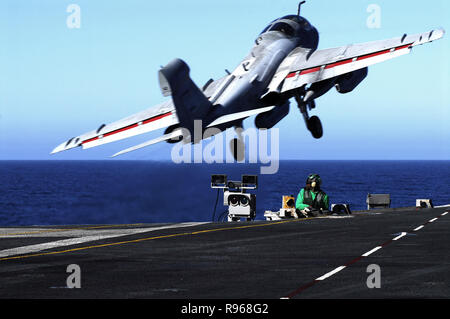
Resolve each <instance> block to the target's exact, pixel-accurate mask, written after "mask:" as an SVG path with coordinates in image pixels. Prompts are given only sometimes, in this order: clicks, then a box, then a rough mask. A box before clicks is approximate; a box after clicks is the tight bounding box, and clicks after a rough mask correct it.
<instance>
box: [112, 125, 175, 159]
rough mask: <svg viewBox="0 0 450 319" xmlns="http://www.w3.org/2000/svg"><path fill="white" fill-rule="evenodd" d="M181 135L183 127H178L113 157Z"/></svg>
mask: <svg viewBox="0 0 450 319" xmlns="http://www.w3.org/2000/svg"><path fill="white" fill-rule="evenodd" d="M181 136H183V132H182V129H181V128H180V129H176V130H174V131H173V132H171V133H169V134H165V135H163V136H160V137H158V138H155V139H153V140H150V141H148V142H144V143H142V144H139V145H136V146H133V147H130V148H127V149H125V150H123V151H120V152H117V153H116V154H114V155H113V156H111V157H116V156H119V155H122V154H125V153H129V152H132V151H136V150H138V149H141V148H144V147H147V146H150V145H153V144H157V143H159V142H164V141H167V140H170V139H173V138H177V137H181Z"/></svg>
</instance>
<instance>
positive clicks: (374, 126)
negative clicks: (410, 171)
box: [0, 0, 450, 160]
mask: <svg viewBox="0 0 450 319" xmlns="http://www.w3.org/2000/svg"><path fill="white" fill-rule="evenodd" d="M72 3H74V4H77V5H79V7H80V8H81V28H79V29H69V28H68V27H67V25H66V19H67V17H68V16H69V13H67V12H66V9H67V7H68V6H69V5H70V4H72ZM370 4H376V5H378V6H379V7H380V8H381V16H380V17H381V28H379V29H371V28H368V27H367V24H366V20H367V18H368V17H369V15H370V13H368V12H367V8H368V6H369V5H370ZM296 10H297V1H291V0H289V1H288V0H281V1H261V0H245V1H242V0H228V1H220V2H219V1H206V0H192V1H181V0H166V1H143V0H142V1H136V0H130V1H92V0H91V1H86V0H78V1H75V0H72V1H62V0H53V1H48V0H47V1H45V0H39V1H37V0H35V1H31V0H29V1H23V0H22V1H21V0H3V1H1V2H0V41H1V45H0V160H2V159H23V160H26V159H106V158H108V156H110V155H112V154H114V153H115V152H117V151H119V150H121V149H123V148H127V147H129V146H132V145H135V144H138V143H140V142H143V141H146V140H148V139H151V138H153V137H156V136H158V135H159V134H161V131H158V132H154V133H150V134H146V135H144V136H140V137H136V138H132V139H128V140H125V141H120V142H116V143H112V144H109V145H105V146H101V147H98V148H94V149H89V150H81V149H76V150H72V151H68V152H65V153H60V154H57V155H54V156H50V155H49V153H50V151H51V150H52V149H53V148H54V147H55V146H56V145H58V144H60V143H61V142H63V141H64V140H66V139H68V138H70V137H72V136H75V135H78V134H81V133H84V132H87V131H90V130H92V129H94V128H97V127H98V126H99V125H100V124H102V123H109V122H112V121H115V120H118V119H120V118H123V117H125V116H128V115H130V114H133V113H135V112H138V111H140V110H143V109H145V108H148V107H150V106H152V105H156V104H159V103H161V102H163V101H164V100H165V98H164V97H163V96H162V95H161V93H160V90H159V85H158V81H157V71H158V69H159V67H160V65H165V64H166V63H167V62H169V61H170V60H172V59H173V58H176V57H179V58H182V59H183V60H185V61H186V62H187V63H188V64H189V66H190V68H191V76H192V78H193V79H194V81H195V82H196V83H197V84H198V85H199V86H202V85H203V84H204V83H205V82H206V81H207V80H208V79H209V78H211V77H212V78H216V79H217V78H219V77H222V76H223V75H224V72H225V71H224V70H225V69H230V70H231V69H233V68H235V67H236V66H237V64H238V63H239V62H240V61H241V59H242V58H243V57H244V56H245V55H246V54H247V53H248V52H249V50H250V49H251V47H252V45H253V43H254V39H255V38H256V36H257V35H258V34H259V32H260V31H261V30H262V29H263V28H264V27H265V26H266V25H267V24H268V23H269V22H270V21H272V20H274V19H275V18H277V17H280V16H283V15H286V14H292V13H296ZM302 15H303V16H305V17H306V18H307V19H308V20H309V21H310V22H311V23H312V24H313V25H315V26H316V28H317V29H318V30H319V32H320V37H321V38H320V44H319V48H322V49H323V48H327V47H335V46H341V45H345V44H349V43H359V42H367V41H372V40H381V39H388V38H392V37H396V36H400V35H402V34H403V33H410V34H412V33H419V32H426V31H430V30H431V29H433V28H436V27H444V28H445V29H446V30H447V32H449V31H450V25H449V21H450V4H449V3H448V1H445V0H434V1H428V2H426V3H425V2H423V1H410V0H408V1H406V0H403V1H387V0H386V1H385V0H383V1H380V0H370V1H365V0H346V1H328V0H309V1H308V2H307V3H306V4H305V5H304V7H303V9H302ZM449 48H450V45H449V34H448V33H447V35H446V37H445V38H444V39H443V40H440V41H437V42H434V43H431V44H428V45H425V46H421V47H416V48H415V49H413V52H412V53H411V54H410V55H407V56H403V57H400V58H397V59H394V60H390V61H387V62H384V63H382V64H377V65H375V66H373V67H371V68H370V69H369V76H368V78H367V79H366V80H365V81H364V82H363V83H362V84H361V85H360V86H359V87H358V88H357V89H356V90H355V91H354V92H352V93H350V94H346V95H341V94H338V93H336V92H335V91H334V90H333V91H330V92H329V93H328V94H327V95H325V96H323V97H321V98H319V99H318V100H317V101H316V102H317V108H316V110H314V112H313V114H315V115H319V116H320V118H321V120H322V124H323V126H324V131H325V134H324V137H323V139H321V140H315V139H313V138H312V137H311V135H310V134H309V132H308V131H307V130H306V129H305V127H304V123H303V119H302V117H301V115H300V113H299V112H298V110H297V108H296V106H295V105H294V104H292V106H291V112H290V114H289V115H288V116H287V117H286V118H285V119H284V120H283V121H282V122H280V124H279V125H278V126H277V127H278V128H279V129H280V138H281V141H280V157H281V159H311V158H313V159H450V142H449V141H450V125H449V123H450V110H449V107H450V97H449V93H448V87H449V84H450V81H449V62H448V61H449V60H450V51H449ZM244 124H245V125H246V126H250V127H251V126H253V119H249V120H246V121H245V123H244ZM171 147H172V146H171V145H168V144H158V145H155V146H153V147H150V148H146V149H143V150H140V151H137V152H133V153H130V154H128V155H125V156H124V157H123V158H122V159H155V160H161V159H163V160H170V151H171Z"/></svg>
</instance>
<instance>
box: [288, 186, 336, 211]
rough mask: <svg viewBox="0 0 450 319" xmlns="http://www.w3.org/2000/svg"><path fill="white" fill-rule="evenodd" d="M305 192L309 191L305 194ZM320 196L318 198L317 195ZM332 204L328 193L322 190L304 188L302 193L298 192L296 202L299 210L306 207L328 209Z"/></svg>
mask: <svg viewBox="0 0 450 319" xmlns="http://www.w3.org/2000/svg"><path fill="white" fill-rule="evenodd" d="M305 192H307V193H306V194H305ZM317 196H318V198H317V200H316V197H317ZM329 206H330V202H329V198H328V195H327V194H325V192H323V191H322V190H319V191H317V192H313V191H311V190H305V189H304V188H302V189H301V190H300V193H298V196H297V201H296V202H295V207H296V208H297V209H299V210H303V209H305V208H306V207H312V208H317V209H319V208H322V209H324V210H328V209H329Z"/></svg>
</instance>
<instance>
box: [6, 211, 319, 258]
mask: <svg viewBox="0 0 450 319" xmlns="http://www.w3.org/2000/svg"><path fill="white" fill-rule="evenodd" d="M308 219H312V218H302V219H294V220H287V221H280V222H272V223H267V224H258V225H246V226H237V227H221V228H214V229H206V230H200V231H195V232H187V233H186V232H185V233H178V234H171V235H161V236H154V237H146V238H139V239H133V240H126V241H120V242H115V243H108V244H99V245H91V246H84V247H78V248H72V249H66V250H60V251H51V252H44V253H37V254H28V255H21V256H12V257H4V258H0V261H4V260H12V259H24V258H30V257H38V256H48V255H56V254H64V253H69V252H74V251H80V250H86V249H93V248H101V247H110V246H118V245H124V244H130V243H139V242H142V241H148V240H155V239H162V238H172V237H180V236H188V235H200V234H204V233H211V232H216V231H224V230H235V229H246V228H255V227H264V226H273V225H280V224H285V223H292V222H296V221H303V220H308Z"/></svg>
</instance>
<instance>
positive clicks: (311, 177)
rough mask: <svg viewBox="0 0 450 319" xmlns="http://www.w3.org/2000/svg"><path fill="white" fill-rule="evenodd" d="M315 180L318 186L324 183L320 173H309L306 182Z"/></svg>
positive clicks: (309, 182) (310, 182)
mask: <svg viewBox="0 0 450 319" xmlns="http://www.w3.org/2000/svg"><path fill="white" fill-rule="evenodd" d="M314 182H315V183H316V184H315V187H316V188H317V187H320V185H321V184H322V179H321V178H320V175H319V174H309V176H308V178H307V179H306V184H312V183H314ZM313 187H314V186H313Z"/></svg>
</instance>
